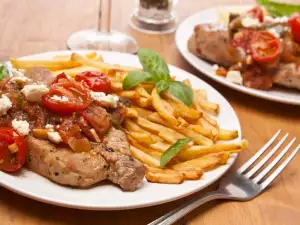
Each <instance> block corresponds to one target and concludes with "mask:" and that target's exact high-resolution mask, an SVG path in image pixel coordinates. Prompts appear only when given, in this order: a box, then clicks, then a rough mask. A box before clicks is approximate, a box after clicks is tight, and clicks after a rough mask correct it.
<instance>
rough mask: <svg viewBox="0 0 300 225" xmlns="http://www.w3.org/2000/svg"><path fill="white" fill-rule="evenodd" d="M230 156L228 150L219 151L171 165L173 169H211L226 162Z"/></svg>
mask: <svg viewBox="0 0 300 225" xmlns="http://www.w3.org/2000/svg"><path fill="white" fill-rule="evenodd" d="M229 157H230V153H228V152H219V153H213V154H208V155H206V156H203V157H201V158H198V159H192V160H188V161H185V162H182V163H178V164H175V165H173V166H171V169H174V170H191V169H192V170H199V169H200V170H203V171H209V170H212V169H214V168H216V167H218V166H220V165H224V164H226V162H227V160H228V159H229Z"/></svg>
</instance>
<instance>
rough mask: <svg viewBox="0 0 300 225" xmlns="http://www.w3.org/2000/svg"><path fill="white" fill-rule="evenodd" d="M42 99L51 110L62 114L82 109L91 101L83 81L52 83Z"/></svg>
mask: <svg viewBox="0 0 300 225" xmlns="http://www.w3.org/2000/svg"><path fill="white" fill-rule="evenodd" d="M60 98H61V99H60ZM42 99H43V103H44V105H45V106H46V107H47V108H48V109H49V110H51V111H53V112H56V113H60V114H71V113H73V112H78V111H82V110H84V109H86V108H87V107H88V106H89V104H90V102H91V98H90V95H89V93H88V90H87V89H86V88H85V87H84V86H83V85H82V84H81V83H79V82H73V81H67V82H64V83H56V84H52V85H51V87H50V90H49V92H48V93H47V94H46V95H44V96H43V98H42Z"/></svg>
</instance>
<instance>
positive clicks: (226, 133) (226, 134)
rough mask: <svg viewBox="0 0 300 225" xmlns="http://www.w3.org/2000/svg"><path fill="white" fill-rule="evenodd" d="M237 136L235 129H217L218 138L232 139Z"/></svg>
mask: <svg viewBox="0 0 300 225" xmlns="http://www.w3.org/2000/svg"><path fill="white" fill-rule="evenodd" d="M238 136H239V134H238V131H237V130H224V129H219V133H218V140H233V139H236V138H237V137H238Z"/></svg>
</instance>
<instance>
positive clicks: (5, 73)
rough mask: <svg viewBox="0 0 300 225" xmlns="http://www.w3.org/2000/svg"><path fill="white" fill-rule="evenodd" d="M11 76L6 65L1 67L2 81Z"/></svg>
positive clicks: (0, 78) (0, 77) (0, 75)
mask: <svg viewBox="0 0 300 225" xmlns="http://www.w3.org/2000/svg"><path fill="white" fill-rule="evenodd" d="M8 76H9V71H8V69H7V67H6V66H5V64H2V65H0V80H3V79H4V78H5V77H8Z"/></svg>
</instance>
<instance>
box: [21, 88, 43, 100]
mask: <svg viewBox="0 0 300 225" xmlns="http://www.w3.org/2000/svg"><path fill="white" fill-rule="evenodd" d="M48 91H49V89H48V88H47V87H46V86H45V85H44V84H30V85H25V87H24V88H23V89H22V90H21V92H22V93H23V94H24V95H25V98H26V99H27V100H28V101H31V102H39V101H41V99H42V96H43V95H45V94H47V93H48Z"/></svg>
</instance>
